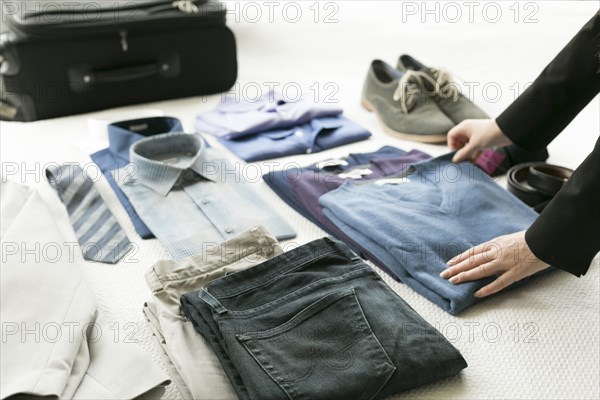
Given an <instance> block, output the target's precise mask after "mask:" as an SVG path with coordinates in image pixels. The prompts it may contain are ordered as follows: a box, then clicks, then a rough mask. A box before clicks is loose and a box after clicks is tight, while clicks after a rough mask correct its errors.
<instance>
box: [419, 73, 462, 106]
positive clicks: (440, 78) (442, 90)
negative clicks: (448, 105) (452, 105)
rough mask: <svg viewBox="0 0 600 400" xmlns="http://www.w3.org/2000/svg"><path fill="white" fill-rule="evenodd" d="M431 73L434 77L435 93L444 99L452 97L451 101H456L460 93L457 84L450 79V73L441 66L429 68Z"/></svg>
mask: <svg viewBox="0 0 600 400" xmlns="http://www.w3.org/2000/svg"><path fill="white" fill-rule="evenodd" d="M431 74H432V75H433V77H434V78H435V81H434V82H433V83H434V85H435V91H436V92H437V94H438V95H440V97H443V98H444V99H452V101H457V100H458V97H459V95H460V93H459V91H458V84H457V83H456V82H455V81H454V79H452V75H450V73H449V72H448V71H446V70H444V69H441V68H440V69H437V68H431ZM424 75H427V74H424ZM430 79H431V78H430Z"/></svg>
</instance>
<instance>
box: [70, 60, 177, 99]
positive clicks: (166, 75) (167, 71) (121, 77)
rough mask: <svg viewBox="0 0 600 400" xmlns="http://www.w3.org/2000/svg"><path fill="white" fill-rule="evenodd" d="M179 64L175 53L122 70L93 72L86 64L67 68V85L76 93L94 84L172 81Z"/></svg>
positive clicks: (112, 69) (111, 69)
mask: <svg viewBox="0 0 600 400" xmlns="http://www.w3.org/2000/svg"><path fill="white" fill-rule="evenodd" d="M180 72H181V63H180V60H179V55H178V54H177V53H174V52H172V53H166V54H163V55H161V56H159V57H158V59H157V61H155V62H152V63H147V64H140V65H134V66H128V67H122V68H109V69H102V70H94V69H92V67H91V66H90V65H88V64H77V65H74V66H72V67H71V68H69V85H70V86H71V89H73V90H74V91H76V92H81V91H85V90H87V89H88V88H90V87H92V86H93V85H94V84H102V83H122V82H131V81H135V80H138V79H143V78H150V77H152V76H158V77H160V78H163V79H172V78H175V77H177V76H179V73H180Z"/></svg>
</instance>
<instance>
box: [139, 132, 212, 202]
mask: <svg viewBox="0 0 600 400" xmlns="http://www.w3.org/2000/svg"><path fill="white" fill-rule="evenodd" d="M178 155H180V156H185V157H186V158H187V159H186V160H182V161H179V162H178V163H177V164H170V163H168V162H166V161H160V160H161V159H162V158H164V156H168V157H169V158H176V157H177V156H178ZM129 157H130V159H131V162H132V163H133V164H134V165H135V167H136V172H135V173H136V176H135V177H136V178H137V179H136V180H137V182H139V183H141V184H142V185H144V186H146V187H148V188H150V189H152V190H154V191H155V192H157V193H158V194H160V195H162V196H166V195H167V194H168V193H169V192H170V191H171V190H172V189H173V188H174V187H175V186H178V185H179V184H181V183H182V182H192V181H194V178H198V177H200V178H204V179H207V180H210V181H213V182H214V181H215V177H214V173H215V165H214V163H212V162H211V159H210V157H209V155H208V154H207V146H206V142H205V141H204V139H202V138H201V137H199V136H196V135H191V134H187V133H169V134H161V135H156V136H153V137H150V138H145V139H142V140H140V141H138V142H136V143H135V144H134V145H133V146H132V147H131V150H130V154H129ZM216 167H218V166H216ZM195 180H198V179H195Z"/></svg>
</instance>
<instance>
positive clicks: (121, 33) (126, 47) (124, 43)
mask: <svg viewBox="0 0 600 400" xmlns="http://www.w3.org/2000/svg"><path fill="white" fill-rule="evenodd" d="M119 36H121V48H123V53H127V50H129V43H127V31H126V30H125V29H121V30H120V31H119Z"/></svg>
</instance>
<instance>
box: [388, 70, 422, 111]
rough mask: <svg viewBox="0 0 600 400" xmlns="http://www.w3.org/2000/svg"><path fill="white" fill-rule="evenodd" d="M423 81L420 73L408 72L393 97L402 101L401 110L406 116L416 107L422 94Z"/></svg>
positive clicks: (401, 79)
mask: <svg viewBox="0 0 600 400" xmlns="http://www.w3.org/2000/svg"><path fill="white" fill-rule="evenodd" d="M421 83H422V82H421V80H420V78H419V73H418V71H412V70H410V71H406V72H405V73H404V75H403V76H402V78H400V80H399V81H398V87H397V88H396V90H395V91H394V95H393V96H392V97H393V99H394V100H395V101H398V100H399V101H400V108H401V109H402V112H403V113H404V114H408V111H409V109H412V107H413V106H414V104H415V102H416V100H417V95H418V94H419V92H420V89H419V88H420V87H421V86H422V85H421Z"/></svg>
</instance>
